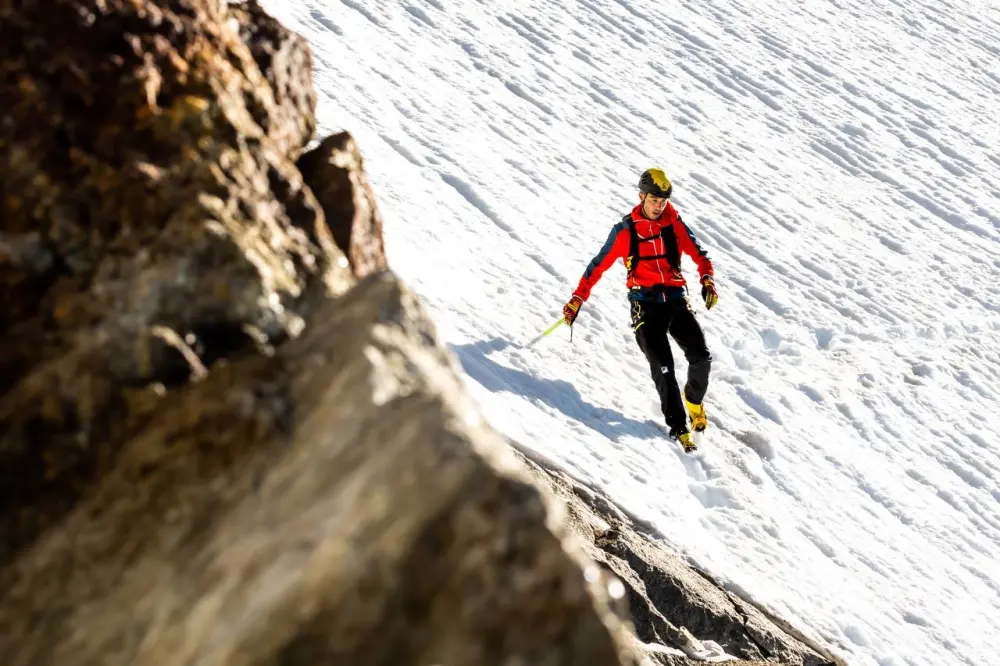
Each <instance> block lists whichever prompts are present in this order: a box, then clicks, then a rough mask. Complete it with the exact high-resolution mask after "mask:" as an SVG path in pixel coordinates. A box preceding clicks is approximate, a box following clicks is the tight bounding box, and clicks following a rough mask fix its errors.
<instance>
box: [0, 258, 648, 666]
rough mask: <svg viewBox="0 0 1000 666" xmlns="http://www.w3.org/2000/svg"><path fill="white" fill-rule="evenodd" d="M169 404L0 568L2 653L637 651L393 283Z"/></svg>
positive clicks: (367, 288)
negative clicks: (53, 524)
mask: <svg viewBox="0 0 1000 666" xmlns="http://www.w3.org/2000/svg"><path fill="white" fill-rule="evenodd" d="M314 322H315V323H314V324H312V325H310V326H309V327H308V328H307V329H306V332H305V333H304V334H303V336H302V337H301V338H299V339H298V340H295V341H291V342H288V343H286V344H285V345H284V346H282V347H281V349H280V350H279V351H278V353H277V355H276V356H275V357H274V358H270V359H268V358H263V357H252V358H246V359H242V360H238V361H234V362H231V363H226V364H224V365H217V366H216V368H214V369H213V370H212V372H211V373H210V374H209V375H208V376H207V377H206V378H205V379H204V380H203V381H201V382H199V383H197V384H195V385H193V386H190V387H189V388H188V389H186V390H184V391H178V392H175V393H172V394H168V395H167V397H165V398H163V399H162V400H161V401H160V402H159V404H158V406H157V408H156V412H155V415H154V416H152V417H151V418H148V419H140V421H139V422H135V423H130V424H129V426H132V427H134V426H138V425H142V429H141V431H140V430H133V432H134V436H133V437H132V438H131V439H130V441H129V442H128V443H127V445H126V446H125V447H124V448H123V449H122V451H121V453H120V455H119V456H118V459H117V462H116V464H115V465H114V466H113V468H112V469H111V470H109V472H108V473H107V474H106V475H105V476H104V478H103V480H102V482H101V483H100V485H99V486H98V487H95V488H93V489H92V490H91V491H89V492H88V493H86V495H85V497H84V498H83V499H82V500H81V501H80V502H79V504H78V505H77V506H76V508H75V509H74V510H73V511H72V513H71V514H70V515H69V516H68V517H67V518H66V520H65V521H64V523H63V524H62V525H61V526H60V527H58V528H53V529H51V530H50V531H49V532H48V533H47V534H46V535H45V537H44V538H42V539H41V540H39V541H38V543H37V544H36V545H35V546H34V547H33V548H32V549H30V550H28V551H27V552H25V553H24V554H23V556H22V557H21V558H20V559H19V560H18V561H17V562H16V564H15V565H14V566H13V567H11V568H9V569H8V570H7V571H4V572H3V573H0V628H3V631H0V654H4V655H6V656H7V659H6V660H5V663H6V664H10V666H28V665H29V664H43V663H44V664H60V666H77V665H80V666H82V665H84V664H96V663H100V664H102V665H104V666H116V665H118V664H137V663H141V664H145V665H150V666H155V665H157V664H184V663H195V662H197V663H199V664H203V665H205V666H210V665H212V664H219V665H222V664H226V665H227V666H238V665H241V664H245V665H247V666H250V665H264V664H275V665H277V664H281V665H283V666H294V665H297V664H301V665H303V666H314V665H315V664H319V663H323V664H368V665H372V666H375V665H378V664H385V665H388V664H413V665H414V666H417V665H418V664H419V665H426V664H435V663H439V664H477V665H489V664H497V665H500V664H515V663H522V664H538V665H548V664H551V665H556V664H566V665H569V664H573V665H574V666H586V665H591V664H593V665H598V664H602V665H603V664H619V663H635V662H634V660H633V657H632V656H631V653H630V651H629V649H628V647H626V646H627V645H628V634H627V633H626V628H625V626H624V625H623V624H622V623H621V622H620V621H619V620H618V619H617V617H616V616H615V615H614V614H613V613H612V612H611V611H610V610H609V607H608V605H607V602H608V598H607V593H606V592H605V591H604V589H603V588H601V587H599V586H598V585H597V583H596V581H598V580H599V579H598V578H596V577H588V576H587V575H585V568H584V566H583V565H584V560H582V559H580V558H579V555H573V554H572V553H573V547H572V545H571V544H569V543H568V542H567V543H564V539H565V537H566V535H565V533H564V528H563V527H562V521H561V520H559V519H558V517H557V515H555V514H553V513H552V512H551V509H550V508H549V506H548V505H547V500H546V498H545V497H544V496H543V495H542V494H541V492H540V491H539V489H538V488H537V487H535V486H534V485H532V484H531V483H530V482H528V481H527V480H526V478H524V477H522V476H521V474H522V472H521V471H520V470H522V469H523V468H521V467H520V466H518V465H516V464H515V463H514V462H513V460H512V459H511V458H510V455H511V454H510V452H509V450H508V449H507V448H506V446H505V445H504V443H503V441H502V440H500V439H499V438H497V437H496V436H495V435H494V434H492V432H491V431H489V430H488V429H487V428H486V427H485V426H484V425H483V424H482V423H481V422H478V421H477V419H476V416H475V413H474V412H473V411H472V407H471V406H470V405H469V404H468V402H467V400H466V398H464V397H463V395H462V392H461V386H460V383H459V381H458V379H457V377H456V376H455V375H454V374H453V372H452V370H451V367H450V366H449V365H448V359H447V357H446V356H445V354H444V352H443V351H441V348H440V346H438V345H437V343H436V340H435V338H434V332H433V329H432V328H431V326H430V324H429V323H428V321H427V320H426V318H425V317H424V316H423V315H422V313H421V312H420V309H419V306H418V305H417V304H416V301H415V299H414V297H413V296H412V294H410V293H409V292H408V291H406V290H405V289H403V288H401V287H400V286H399V285H398V283H397V282H396V281H395V280H394V279H393V278H392V277H391V276H390V275H389V274H387V273H382V274H380V275H377V276H373V277H371V278H368V279H367V280H366V281H365V282H364V283H362V284H360V285H359V286H358V287H357V288H355V289H353V290H352V291H351V292H349V294H348V295H347V296H345V297H344V298H343V299H342V300H339V301H331V302H330V303H329V305H328V306H325V307H324V309H322V310H321V311H318V312H317V313H316V316H315V318H314Z"/></svg>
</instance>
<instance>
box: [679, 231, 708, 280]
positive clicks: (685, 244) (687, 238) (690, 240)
mask: <svg viewBox="0 0 1000 666" xmlns="http://www.w3.org/2000/svg"><path fill="white" fill-rule="evenodd" d="M677 243H678V244H679V246H680V249H681V252H684V253H685V254H687V255H688V256H689V257H691V258H692V259H694V263H695V264H697V265H698V277H699V279H700V278H704V277H705V276H706V275H712V276H714V274H715V269H714V268H713V266H712V260H711V259H709V258H708V252H705V248H703V247H702V246H701V243H699V242H698V238H697V237H696V236H695V235H694V233H693V232H692V231H691V229H689V228H688V225H686V224H684V220H682V219H681V216H680V215H678V216H677Z"/></svg>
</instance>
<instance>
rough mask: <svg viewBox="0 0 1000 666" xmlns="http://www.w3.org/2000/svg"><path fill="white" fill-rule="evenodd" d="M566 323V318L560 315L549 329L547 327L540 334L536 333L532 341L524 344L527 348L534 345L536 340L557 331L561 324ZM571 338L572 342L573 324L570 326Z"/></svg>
mask: <svg viewBox="0 0 1000 666" xmlns="http://www.w3.org/2000/svg"><path fill="white" fill-rule="evenodd" d="M565 323H566V320H565V319H564V318H563V317H559V319H557V320H556V321H555V323H553V324H552V325H551V326H549V327H548V328H547V329H545V330H544V331H542V332H541V333H539V334H538V335H536V336H535V338H534V339H533V340H532V341H531V342H529V343H528V344H526V345H524V346H525V348H527V347H530V346H532V345H533V344H535V343H536V342H538V341H539V340H541V339H542V338H544V337H546V336H548V335H549V334H550V333H552V332H553V331H555V330H556V329H557V328H559V327H560V326H562V325H563V324H565ZM569 339H570V342H572V341H573V327H572V326H570V327H569Z"/></svg>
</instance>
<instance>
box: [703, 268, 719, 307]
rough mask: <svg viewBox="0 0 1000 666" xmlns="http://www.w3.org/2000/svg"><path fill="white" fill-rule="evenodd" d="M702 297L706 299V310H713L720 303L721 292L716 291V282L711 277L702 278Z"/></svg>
mask: <svg viewBox="0 0 1000 666" xmlns="http://www.w3.org/2000/svg"><path fill="white" fill-rule="evenodd" d="M701 297H702V298H704V299H705V309H706V310H711V309H712V307H713V306H714V305H715V304H716V303H718V302H719V292H717V291H716V290H715V280H714V279H713V278H712V276H711V275H706V276H704V277H703V278H701Z"/></svg>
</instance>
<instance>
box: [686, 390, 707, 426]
mask: <svg viewBox="0 0 1000 666" xmlns="http://www.w3.org/2000/svg"><path fill="white" fill-rule="evenodd" d="M684 406H685V407H687V410H688V415H690V416H691V429H692V430H694V431H695V432H702V431H703V430H705V428H707V427H708V417H707V416H706V415H705V405H704V403H702V404H700V405H696V404H694V403H693V402H688V399H687V395H685V396H684Z"/></svg>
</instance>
